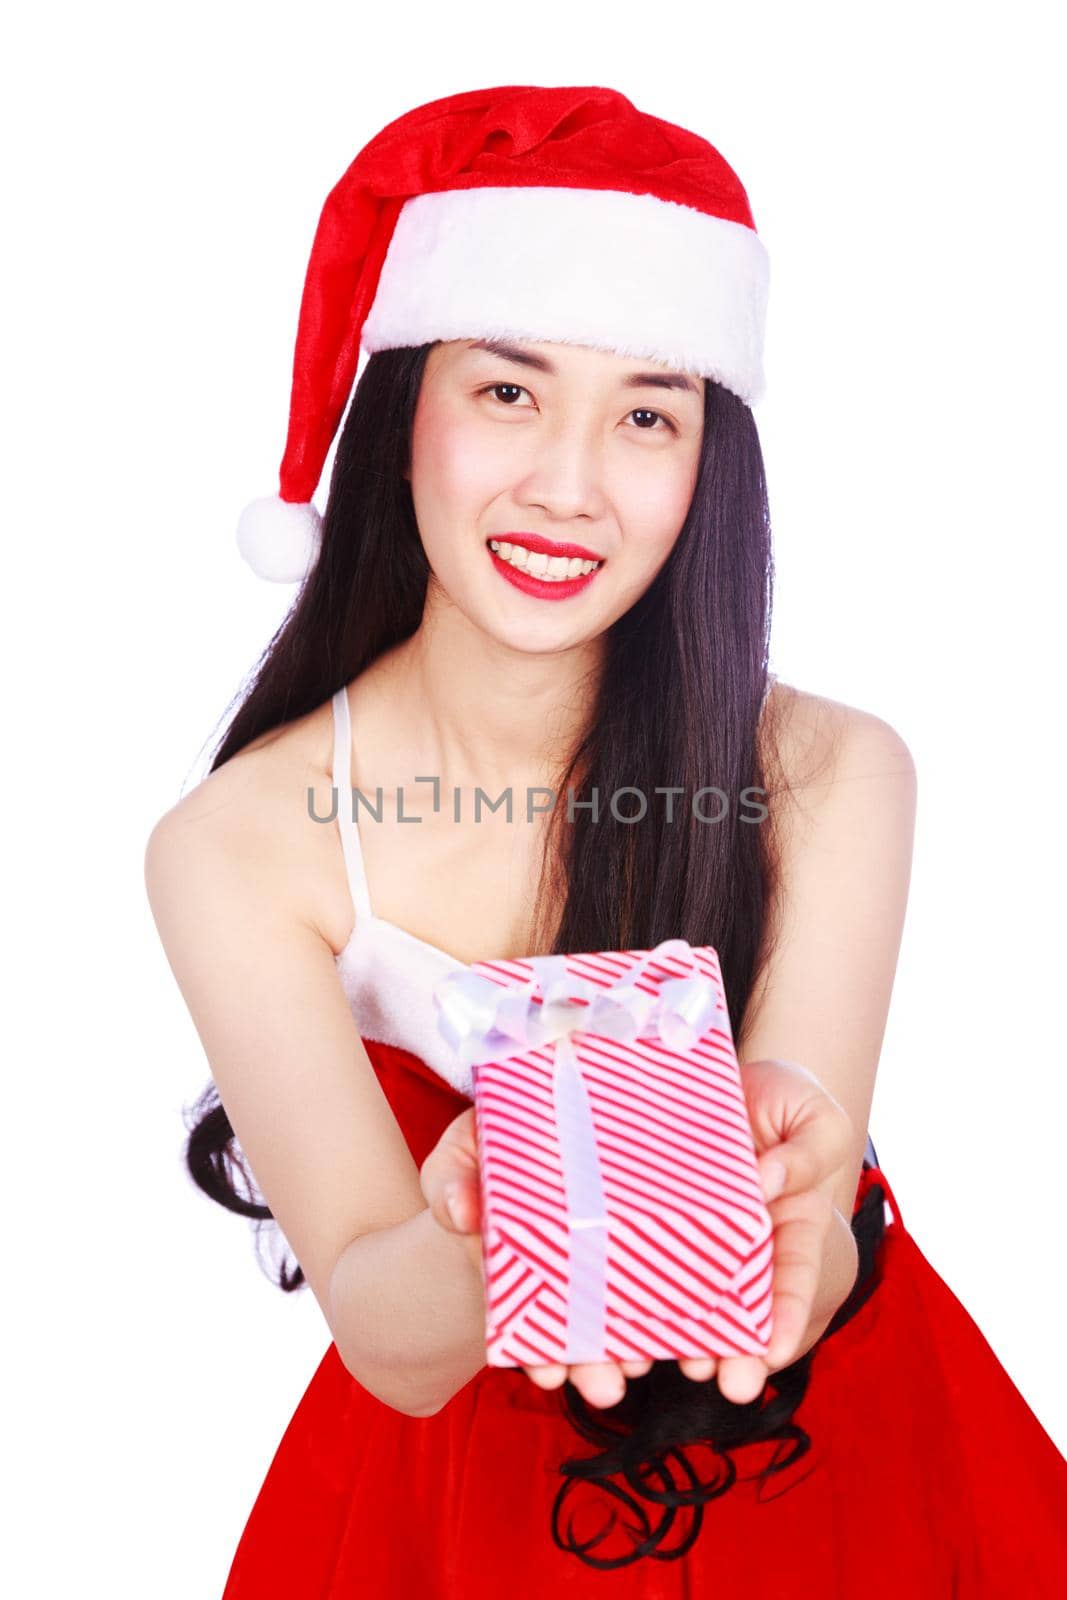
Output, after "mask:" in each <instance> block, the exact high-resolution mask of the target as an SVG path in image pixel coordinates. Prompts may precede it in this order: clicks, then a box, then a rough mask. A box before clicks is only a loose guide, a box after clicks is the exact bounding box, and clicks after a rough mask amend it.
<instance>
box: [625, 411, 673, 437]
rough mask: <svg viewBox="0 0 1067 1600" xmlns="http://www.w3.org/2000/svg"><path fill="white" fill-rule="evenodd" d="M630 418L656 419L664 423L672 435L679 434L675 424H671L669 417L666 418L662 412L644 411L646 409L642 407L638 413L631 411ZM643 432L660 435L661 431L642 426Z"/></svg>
mask: <svg viewBox="0 0 1067 1600" xmlns="http://www.w3.org/2000/svg"><path fill="white" fill-rule="evenodd" d="M630 416H631V417H655V418H656V420H657V421H658V422H662V423H663V425H664V427H666V428H669V429H670V431H671V432H672V433H677V432H678V429H677V428H676V427H675V426H674V423H673V422H671V421H670V420H669V419H668V418H667V417H665V416H664V415H663V413H662V411H646V410H645V409H644V407H643V406H642V407H639V408H638V409H637V410H636V411H631V412H630ZM641 431H642V433H658V432H659V431H660V430H659V429H657V428H646V427H644V426H642V428H641Z"/></svg>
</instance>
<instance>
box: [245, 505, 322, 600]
mask: <svg viewBox="0 0 1067 1600" xmlns="http://www.w3.org/2000/svg"><path fill="white" fill-rule="evenodd" d="M321 544H322V518H321V517H320V516H319V513H318V512H317V511H316V509H315V507H314V506H313V505H312V504H311V502H310V501H307V502H306V503H303V504H300V503H298V502H296V501H291V500H283V499H282V498H281V497H280V496H279V495H276V494H269V495H265V496H264V497H263V498H262V499H260V500H253V501H251V503H250V504H249V505H247V506H245V508H244V510H243V511H242V512H241V515H240V518H239V519H238V523H237V548H238V550H240V552H241V554H242V555H243V556H244V558H245V560H246V561H247V562H248V565H249V566H250V567H251V568H252V571H253V572H254V573H255V574H256V576H257V577H260V578H266V579H267V580H268V581H269V582H270V583H302V582H303V580H304V579H305V578H306V577H307V575H308V573H309V572H310V571H311V569H312V567H313V566H314V565H315V562H316V560H317V559H318V554H319V548H320V546H321Z"/></svg>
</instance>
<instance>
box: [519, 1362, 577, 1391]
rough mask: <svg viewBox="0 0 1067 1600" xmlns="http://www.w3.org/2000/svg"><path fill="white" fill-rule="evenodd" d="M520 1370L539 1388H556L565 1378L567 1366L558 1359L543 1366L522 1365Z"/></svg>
mask: <svg viewBox="0 0 1067 1600" xmlns="http://www.w3.org/2000/svg"><path fill="white" fill-rule="evenodd" d="M522 1370H523V1372H525V1373H526V1376H527V1377H528V1378H530V1379H532V1380H533V1382H534V1383H536V1385H537V1387H538V1388H539V1389H558V1388H560V1386H561V1385H562V1384H564V1383H565V1382H566V1380H567V1368H566V1367H565V1366H563V1365H562V1364H561V1363H560V1362H558V1361H553V1362H552V1363H551V1364H550V1365H548V1366H543V1367H523V1369H522Z"/></svg>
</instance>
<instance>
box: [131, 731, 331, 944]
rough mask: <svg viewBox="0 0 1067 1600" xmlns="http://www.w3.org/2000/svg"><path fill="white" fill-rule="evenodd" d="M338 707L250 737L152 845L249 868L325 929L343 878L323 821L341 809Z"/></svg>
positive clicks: (155, 834) (162, 825) (168, 820)
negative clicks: (336, 767)
mask: <svg viewBox="0 0 1067 1600" xmlns="http://www.w3.org/2000/svg"><path fill="white" fill-rule="evenodd" d="M332 764H333V715H332V709H331V702H330V701H329V700H327V701H325V702H324V703H323V704H322V705H321V706H318V707H316V708H315V709H314V710H313V711H310V712H308V713H306V714H305V715H304V716H302V717H297V718H294V719H293V720H292V721H291V722H286V723H284V724H282V725H281V726H280V727H277V728H273V729H271V730H269V731H268V732H267V733H264V734H262V735H260V736H259V737H258V738H255V739H253V740H251V741H250V742H249V743H248V744H247V745H245V746H244V747H243V748H242V749H240V750H239V751H237V752H236V754H234V755H233V756H231V757H230V758H229V759H228V760H227V761H225V762H224V763H223V764H222V765H221V766H220V767H217V768H215V770H214V771H212V772H209V773H207V774H206V775H205V776H204V777H203V778H202V779H201V781H200V782H199V783H198V784H196V785H195V787H194V788H192V789H190V790H189V792H188V793H187V794H185V795H183V796H182V798H181V799H180V800H178V801H177V802H176V803H175V804H174V805H173V806H172V807H171V808H170V810H168V811H166V812H164V814H163V815H162V816H161V817H160V818H159V820H158V821H157V823H156V824H155V827H154V828H153V830H152V833H151V835H150V837H149V841H148V846H147V849H146V871H147V870H148V863H149V861H150V859H151V857H152V855H153V854H163V853H164V852H166V854H167V855H170V856H174V855H178V856H180V857H181V858H182V859H184V860H185V861H187V862H188V864H189V868H190V870H195V868H196V867H197V865H198V864H199V863H201V862H207V861H210V860H211V859H212V858H215V859H221V858H225V859H226V860H227V861H228V862H230V863H239V862H245V863H246V864H247V866H248V874H249V878H250V880H251V879H252V878H253V877H254V878H255V880H256V882H257V885H258V888H260V889H266V890H267V892H268V893H269V895H270V896H271V898H272V899H273V901H274V903H275V904H283V903H289V904H291V906H292V909H293V912H294V914H295V915H296V916H298V917H300V918H301V920H307V921H310V922H313V923H316V924H318V923H319V921H320V920H321V918H320V914H319V913H320V908H321V906H322V904H323V900H324V896H327V897H328V896H329V892H330V887H331V885H332V884H333V880H334V878H335V877H336V872H335V870H334V869H335V866H336V862H335V859H334V858H335V855H336V848H335V845H334V842H333V841H332V840H331V839H329V838H328V837H327V835H329V834H330V833H331V832H332V831H335V830H331V829H329V828H327V827H325V826H322V825H321V824H320V825H315V823H316V819H319V818H327V817H329V816H330V814H331V810H332V805H333V795H332V781H333V777H332Z"/></svg>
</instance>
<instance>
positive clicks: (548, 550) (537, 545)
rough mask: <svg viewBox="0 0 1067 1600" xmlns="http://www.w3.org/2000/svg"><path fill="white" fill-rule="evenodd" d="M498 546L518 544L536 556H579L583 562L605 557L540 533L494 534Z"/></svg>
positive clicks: (581, 546)
mask: <svg viewBox="0 0 1067 1600" xmlns="http://www.w3.org/2000/svg"><path fill="white" fill-rule="evenodd" d="M489 537H490V538H491V539H495V540H496V542H497V543H498V544H518V545H522V547H523V549H524V550H530V551H532V552H533V554H534V555H541V556H579V557H580V558H581V559H582V560H583V561H603V559H604V557H603V556H600V555H598V554H597V552H596V551H595V550H587V549H586V548H585V545H584V544H568V543H566V542H565V541H557V540H555V539H546V538H544V536H543V535H542V534H540V533H493V534H490V536H489Z"/></svg>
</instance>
